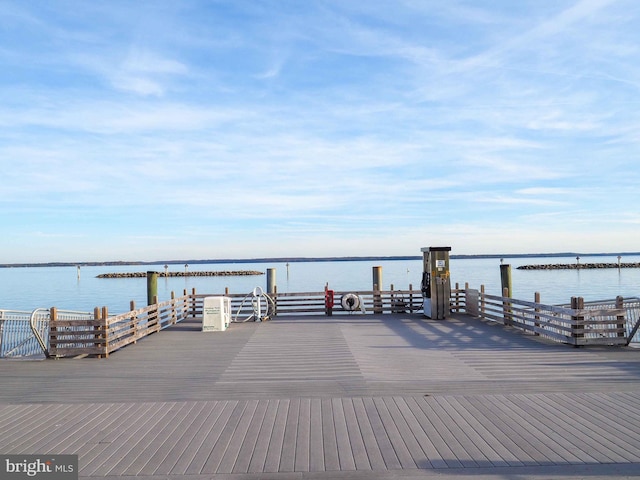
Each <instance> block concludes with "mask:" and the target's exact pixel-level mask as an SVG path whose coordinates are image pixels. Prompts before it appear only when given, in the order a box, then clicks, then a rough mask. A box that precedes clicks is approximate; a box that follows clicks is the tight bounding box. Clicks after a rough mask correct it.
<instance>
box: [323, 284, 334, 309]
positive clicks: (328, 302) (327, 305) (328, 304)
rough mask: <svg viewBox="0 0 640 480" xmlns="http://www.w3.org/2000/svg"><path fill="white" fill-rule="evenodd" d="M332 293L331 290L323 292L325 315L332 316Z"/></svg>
mask: <svg viewBox="0 0 640 480" xmlns="http://www.w3.org/2000/svg"><path fill="white" fill-rule="evenodd" d="M333 303H334V292H333V290H329V289H327V290H325V292H324V310H325V313H326V314H327V315H332V314H333Z"/></svg>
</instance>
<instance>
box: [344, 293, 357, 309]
mask: <svg viewBox="0 0 640 480" xmlns="http://www.w3.org/2000/svg"><path fill="white" fill-rule="evenodd" d="M340 305H342V308H343V309H345V310H346V311H347V312H353V311H355V310H358V309H359V308H360V297H359V296H358V295H356V294H355V293H345V294H344V295H343V296H342V298H341V299H340Z"/></svg>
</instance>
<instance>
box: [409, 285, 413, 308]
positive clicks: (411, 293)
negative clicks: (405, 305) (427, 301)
mask: <svg viewBox="0 0 640 480" xmlns="http://www.w3.org/2000/svg"><path fill="white" fill-rule="evenodd" d="M409 313H413V284H412V283H410V284H409Z"/></svg>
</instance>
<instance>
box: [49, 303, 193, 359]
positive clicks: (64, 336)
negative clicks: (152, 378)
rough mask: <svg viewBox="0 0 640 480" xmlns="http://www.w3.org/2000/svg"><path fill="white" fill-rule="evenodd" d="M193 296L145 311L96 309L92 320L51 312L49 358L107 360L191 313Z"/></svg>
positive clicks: (148, 308) (151, 307)
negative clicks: (118, 351)
mask: <svg viewBox="0 0 640 480" xmlns="http://www.w3.org/2000/svg"><path fill="white" fill-rule="evenodd" d="M192 311H193V309H192V297H191V296H190V295H185V296H183V297H180V298H175V297H174V298H172V299H171V300H167V301H165V302H161V303H156V304H153V305H149V306H147V307H144V308H139V309H135V308H132V309H131V310H130V311H129V312H126V313H122V314H119V315H114V316H110V315H109V312H108V310H107V308H106V307H103V308H96V309H95V310H94V314H93V317H92V318H85V319H78V318H65V317H64V316H61V315H59V314H58V312H57V310H56V309H55V308H52V309H51V313H50V322H49V326H50V329H49V355H50V356H51V357H56V358H59V357H77V356H82V355H91V356H97V357H108V356H109V354H110V353H111V352H113V351H115V350H117V349H119V348H122V347H124V346H126V345H130V344H133V343H136V342H137V341H138V340H140V339H141V338H143V337H146V336H147V335H151V334H152V333H156V332H159V331H160V330H162V329H163V328H166V327H168V326H170V325H174V324H176V323H178V322H180V321H182V320H184V319H185V318H187V317H189V316H190V314H191V313H192Z"/></svg>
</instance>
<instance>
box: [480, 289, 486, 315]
mask: <svg viewBox="0 0 640 480" xmlns="http://www.w3.org/2000/svg"><path fill="white" fill-rule="evenodd" d="M484 312H485V299H484V285H480V318H484Z"/></svg>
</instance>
